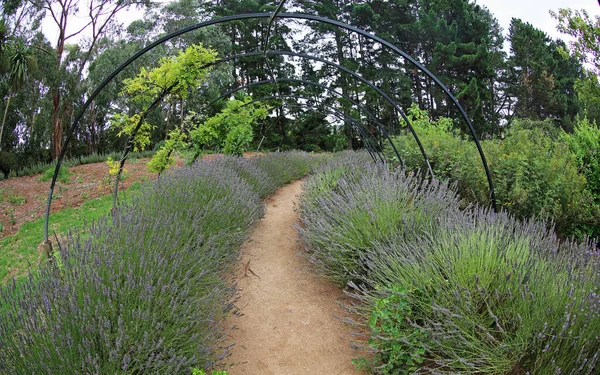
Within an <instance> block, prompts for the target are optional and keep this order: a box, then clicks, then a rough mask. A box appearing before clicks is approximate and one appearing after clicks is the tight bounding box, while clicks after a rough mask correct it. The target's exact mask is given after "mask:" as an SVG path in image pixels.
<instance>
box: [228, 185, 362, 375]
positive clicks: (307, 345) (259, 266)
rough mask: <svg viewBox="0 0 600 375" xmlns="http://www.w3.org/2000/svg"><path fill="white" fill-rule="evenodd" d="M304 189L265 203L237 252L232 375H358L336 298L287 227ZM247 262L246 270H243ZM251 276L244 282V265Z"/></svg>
mask: <svg viewBox="0 0 600 375" xmlns="http://www.w3.org/2000/svg"><path fill="white" fill-rule="evenodd" d="M301 188H302V183H301V182H300V181H296V182H294V183H292V184H290V185H287V186H285V187H283V188H282V189H280V190H279V191H277V193H276V194H275V195H274V196H273V197H272V198H270V199H269V200H267V201H266V202H265V204H266V212H265V217H264V218H263V219H262V220H261V222H260V223H259V224H258V225H257V227H256V229H255V231H254V233H253V235H252V237H251V238H250V239H249V240H248V241H247V242H246V244H245V245H244V247H243V248H242V253H241V254H242V255H241V261H240V263H239V265H238V268H237V269H238V270H241V271H240V272H239V274H238V275H239V276H238V277H237V281H238V288H239V289H240V294H241V298H240V300H239V301H238V303H237V306H238V307H239V308H240V310H241V313H242V314H244V315H243V316H241V317H237V316H236V317H233V318H231V325H232V326H233V325H235V326H236V327H237V329H235V330H233V331H232V334H231V336H232V338H233V339H234V340H235V342H236V346H234V348H233V354H232V356H231V357H230V358H228V362H230V363H237V364H238V365H235V366H233V367H232V368H231V369H230V370H229V373H230V374H231V375H240V374H247V375H269V374H273V375H283V374H297V375H301V374H311V375H312V374H314V375H318V374H327V375H335V374H344V375H349V374H362V372H359V371H357V370H355V368H354V365H353V364H352V362H351V360H352V358H354V357H355V356H356V353H354V352H353V350H352V349H351V347H350V343H349V341H348V338H349V337H348V336H349V335H348V334H347V331H348V329H347V327H346V326H344V324H343V323H342V322H341V321H340V320H339V319H338V318H336V317H335V316H341V315H343V311H342V308H341V307H340V306H339V305H338V304H337V303H336V302H335V301H336V299H338V298H340V297H341V296H342V292H341V290H340V289H339V288H337V287H336V286H335V285H333V284H331V283H329V282H328V281H326V280H323V279H321V278H319V277H318V276H316V275H315V274H313V273H312V272H311V271H310V263H308V261H307V260H306V259H305V257H303V256H302V254H301V248H300V245H299V244H298V236H297V233H296V230H295V229H294V228H293V225H294V223H295V222H296V220H297V215H296V212H295V211H294V203H295V202H296V200H297V199H296V197H297V196H298V195H299V194H300V192H301ZM248 261H250V263H249V264H248ZM247 264H248V267H249V268H250V270H251V271H252V272H254V274H256V275H254V274H253V273H252V272H250V270H248V271H247V272H246V276H244V271H245V268H246V267H245V266H246V265H247Z"/></svg>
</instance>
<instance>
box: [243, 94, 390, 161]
mask: <svg viewBox="0 0 600 375" xmlns="http://www.w3.org/2000/svg"><path fill="white" fill-rule="evenodd" d="M271 99H276V100H280V101H281V102H282V103H281V104H280V105H279V107H283V106H285V107H292V108H306V107H311V108H312V109H311V110H312V111H313V112H314V113H318V114H322V115H332V116H334V117H336V118H337V119H339V120H342V121H344V122H346V123H349V124H350V125H353V126H354V129H355V130H356V131H357V132H358V133H360V136H361V139H362V141H363V144H365V148H366V150H367V152H369V155H370V156H371V158H373V161H375V162H377V158H375V155H377V156H378V157H379V159H380V160H381V162H382V163H384V162H385V160H384V159H383V157H382V156H381V153H380V152H379V150H378V149H377V147H376V145H377V139H375V136H374V135H373V134H372V133H371V132H370V131H369V130H368V129H367V131H366V132H365V129H364V128H363V127H362V126H361V124H362V121H361V120H360V119H356V118H353V117H350V116H349V115H347V114H345V113H344V112H342V111H340V110H339V109H337V108H335V107H333V106H330V105H323V106H324V107H325V108H324V109H327V110H329V111H331V112H324V111H317V110H316V109H315V108H317V106H316V105H312V106H310V105H309V104H308V103H302V102H296V103H293V104H290V103H284V102H283V99H300V100H306V101H307V102H308V101H314V100H315V99H314V98H311V97H308V96H301V95H290V94H281V95H267V96H263V97H262V98H257V99H253V100H252V101H250V102H248V103H246V104H244V105H249V104H252V103H255V102H262V101H265V100H271ZM372 142H374V143H372Z"/></svg>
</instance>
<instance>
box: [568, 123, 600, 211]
mask: <svg viewBox="0 0 600 375" xmlns="http://www.w3.org/2000/svg"><path fill="white" fill-rule="evenodd" d="M566 139H567V143H568V144H569V147H570V149H571V152H572V153H573V155H575V160H577V165H578V167H579V169H580V171H581V172H582V173H583V174H584V175H585V178H586V179H587V186H588V189H589V190H590V191H591V192H592V194H593V195H594V200H595V201H596V203H600V128H598V126H597V125H596V124H595V123H590V122H589V121H588V119H587V118H584V119H583V120H578V121H577V125H576V126H575V131H574V132H573V134H571V135H567V136H566Z"/></svg>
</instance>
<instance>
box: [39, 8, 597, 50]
mask: <svg viewBox="0 0 600 375" xmlns="http://www.w3.org/2000/svg"><path fill="white" fill-rule="evenodd" d="M474 1H475V2H476V3H477V4H479V5H483V6H485V7H487V8H488V9H489V10H490V11H491V12H492V14H493V15H494V16H495V17H496V18H497V19H498V22H500V26H501V27H502V29H503V34H504V35H505V36H506V34H507V33H508V26H509V25H510V20H511V18H513V17H515V18H520V19H522V20H523V21H525V22H529V23H530V24H532V25H533V26H534V27H536V28H538V29H541V30H543V31H545V32H546V33H548V35H550V36H551V37H552V38H558V37H562V38H565V36H564V35H563V34H560V33H559V32H558V31H557V30H556V24H557V22H556V21H555V20H554V19H553V18H552V17H550V14H549V13H548V12H549V11H550V10H554V11H558V9H559V8H571V9H585V10H586V11H587V12H588V13H589V14H590V15H591V16H595V15H600V5H598V0H474ZM159 2H161V3H166V2H168V1H166V0H160V1H159ZM142 16H143V12H140V11H137V12H136V11H132V12H127V13H126V14H123V15H121V17H119V20H120V21H121V22H123V23H126V24H128V23H129V22H131V21H132V20H133V19H135V18H141V17H142ZM81 22H83V20H80V19H77V17H76V18H75V19H71V23H70V25H71V28H70V29H71V30H73V29H74V28H75V27H77V26H79V27H80V25H81ZM42 27H43V31H44V33H45V34H46V35H47V36H48V37H49V38H51V39H50V40H52V41H54V40H56V37H57V36H58V30H57V29H56V26H55V25H54V24H53V22H51V21H50V19H46V20H45V21H44V23H43V26H42ZM70 42H71V43H73V42H75V40H71V41H70Z"/></svg>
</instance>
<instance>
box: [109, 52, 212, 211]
mask: <svg viewBox="0 0 600 375" xmlns="http://www.w3.org/2000/svg"><path fill="white" fill-rule="evenodd" d="M216 58H217V53H216V52H215V51H214V50H212V49H209V48H205V47H203V46H202V45H192V46H190V47H188V48H187V49H186V50H185V51H180V53H179V54H178V55H177V56H172V57H165V58H162V59H161V60H160V61H159V64H158V66H157V67H155V68H153V69H151V70H148V69H146V68H142V69H141V71H140V73H139V74H138V75H137V76H135V77H134V78H131V79H126V80H124V87H123V91H122V92H123V94H124V95H127V96H128V98H129V101H130V103H131V104H132V107H133V108H136V109H138V112H137V113H136V114H135V115H133V116H129V115H124V114H116V115H115V116H114V117H113V119H114V120H113V124H116V125H118V126H117V127H118V129H119V130H118V131H119V134H122V135H127V136H128V141H127V146H126V150H125V153H124V154H123V157H122V158H121V165H120V168H119V174H118V175H117V178H116V181H115V188H114V194H113V195H114V204H115V205H116V198H117V187H118V183H119V176H120V174H121V170H122V169H123V165H124V164H125V159H126V157H127V153H128V151H129V149H130V148H131V147H137V146H136V145H139V146H141V147H144V146H146V145H147V144H148V143H149V137H150V136H149V131H150V129H151V127H150V126H148V125H144V124H146V117H147V116H148V113H149V112H151V111H152V110H154V109H155V108H157V107H158V106H159V105H160V103H161V102H163V101H164V100H165V99H166V98H168V97H175V98H179V99H181V100H185V99H186V98H187V97H188V95H189V93H190V91H191V90H195V89H197V88H198V87H199V86H200V85H202V84H203V83H204V81H205V79H206V77H207V75H208V72H209V71H210V63H212V62H214V61H215V60H216ZM140 108H141V110H139V109H140ZM163 161H164V162H166V161H168V158H167V159H165V160H163ZM156 168H159V167H156Z"/></svg>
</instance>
